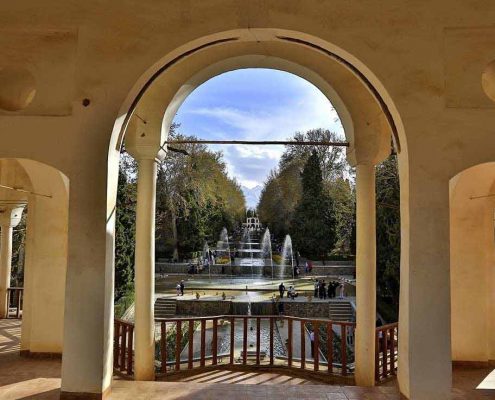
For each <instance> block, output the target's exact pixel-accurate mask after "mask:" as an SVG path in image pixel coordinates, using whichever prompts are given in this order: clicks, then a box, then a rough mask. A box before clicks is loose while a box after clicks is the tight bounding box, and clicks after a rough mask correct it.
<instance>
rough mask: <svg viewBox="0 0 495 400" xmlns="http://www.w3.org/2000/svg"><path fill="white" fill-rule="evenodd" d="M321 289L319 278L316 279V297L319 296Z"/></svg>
mask: <svg viewBox="0 0 495 400" xmlns="http://www.w3.org/2000/svg"><path fill="white" fill-rule="evenodd" d="M319 289H320V283H319V282H318V279H315V294H314V297H318V291H319Z"/></svg>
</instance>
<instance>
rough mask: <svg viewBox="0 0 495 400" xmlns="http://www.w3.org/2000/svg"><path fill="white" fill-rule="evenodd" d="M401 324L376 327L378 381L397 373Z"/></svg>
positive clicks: (376, 371)
mask: <svg viewBox="0 0 495 400" xmlns="http://www.w3.org/2000/svg"><path fill="white" fill-rule="evenodd" d="M398 338H399V324H398V323H397V322H396V323H394V324H388V325H384V326H380V327H378V328H376V344H375V378H376V381H377V382H381V381H384V380H386V379H387V378H390V377H394V376H395V375H397V356H398V353H399V347H398Z"/></svg>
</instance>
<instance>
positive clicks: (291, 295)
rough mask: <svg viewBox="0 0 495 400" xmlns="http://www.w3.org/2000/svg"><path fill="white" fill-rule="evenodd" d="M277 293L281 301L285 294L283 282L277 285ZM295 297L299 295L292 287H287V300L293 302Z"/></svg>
mask: <svg viewBox="0 0 495 400" xmlns="http://www.w3.org/2000/svg"><path fill="white" fill-rule="evenodd" d="M278 292H279V293H280V298H281V299H283V298H284V294H285V285H284V283H283V282H282V283H280V285H278ZM297 296H299V293H297V292H296V289H295V288H294V286H289V290H288V291H287V298H289V299H292V300H294V299H295V298H296V297H297Z"/></svg>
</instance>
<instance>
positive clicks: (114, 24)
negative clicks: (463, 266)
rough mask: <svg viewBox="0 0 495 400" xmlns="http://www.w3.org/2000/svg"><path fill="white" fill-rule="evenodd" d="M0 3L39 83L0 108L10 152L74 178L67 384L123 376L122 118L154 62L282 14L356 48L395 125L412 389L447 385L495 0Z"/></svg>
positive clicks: (424, 392) (332, 44)
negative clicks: (118, 372) (118, 194)
mask: <svg viewBox="0 0 495 400" xmlns="http://www.w3.org/2000/svg"><path fill="white" fill-rule="evenodd" d="M0 11H1V12H0V27H1V28H0V38H1V40H2V43H4V44H5V45H3V46H0V60H1V61H0V64H1V65H0V67H1V66H3V65H4V64H13V65H14V66H15V65H21V66H23V67H24V68H27V69H28V70H29V71H31V72H32V74H33V76H34V78H35V79H36V82H37V85H39V86H38V88H39V90H38V91H37V93H36V96H35V98H34V100H33V102H32V103H31V104H30V105H29V106H28V107H27V108H26V109H24V110H21V111H18V112H1V113H0V157H16V158H29V159H33V160H37V161H40V162H43V163H46V164H48V165H51V166H53V167H55V168H57V169H59V170H60V171H62V172H63V173H64V174H65V175H66V176H67V177H68V178H69V179H70V205H69V234H68V235H69V238H68V270H67V284H66V294H67V295H66V299H65V310H66V312H65V328H64V329H65V336H64V356H63V374H62V380H63V382H62V387H63V390H64V391H70V392H93V393H101V392H102V391H104V390H106V389H107V388H108V387H109V385H110V381H111V350H110V349H111V340H112V328H111V317H112V288H113V275H112V271H113V264H112V257H111V254H112V252H113V226H114V225H113V216H114V213H113V212H114V209H113V206H114V198H115V183H116V179H115V176H116V175H115V173H116V162H115V155H116V152H115V150H114V149H115V148H116V143H117V142H118V132H119V130H120V129H119V126H118V123H117V125H115V122H116V121H123V118H124V116H125V114H126V112H127V110H129V107H130V104H131V103H132V101H133V99H134V98H135V96H136V95H137V93H138V92H139V90H140V88H141V87H142V86H143V85H144V83H145V82H146V80H147V79H148V78H149V76H150V74H151V73H152V71H153V70H155V71H156V69H158V68H159V67H160V66H162V65H163V64H164V61H165V60H167V59H168V60H169V59H171V58H173V57H174V56H177V55H179V54H181V53H183V52H184V51H185V50H187V49H190V47H191V43H194V44H196V45H197V44H201V43H205V42H206V39H205V38H206V37H208V40H210V39H211V37H212V36H215V35H218V36H222V35H221V34H220V33H221V32H226V31H231V30H238V29H242V30H244V31H247V32H248V33H249V32H251V33H252V35H255V32H252V28H274V29H280V30H282V31H284V32H287V31H293V32H299V34H298V36H300V37H301V36H305V37H309V38H311V39H312V40H313V41H314V42H315V43H318V44H320V45H322V46H326V47H328V48H330V49H332V50H334V51H335V52H337V53H338V54H340V55H341V56H342V57H343V58H344V59H345V60H347V61H349V62H352V63H353V65H355V66H357V67H358V68H359V69H360V70H361V71H362V72H363V73H364V74H365V75H366V77H367V79H369V80H370V82H372V83H373V85H374V86H375V87H376V88H377V89H378V90H379V91H380V93H381V95H382V96H383V97H384V99H385V101H386V103H387V105H388V106H389V108H390V110H391V113H392V115H393V117H394V121H395V122H396V124H397V126H398V127H399V135H400V139H401V147H402V152H401V155H400V165H401V172H400V173H401V179H402V180H401V188H402V193H401V199H402V209H401V214H402V220H403V224H402V238H403V243H402V250H403V251H402V265H401V272H402V276H401V283H402V285H401V314H400V324H401V330H400V335H401V336H400V341H401V345H400V346H401V356H400V369H399V381H400V388H401V391H402V392H403V393H404V394H406V395H407V396H408V397H410V398H414V399H419V400H422V399H432V398H435V399H446V398H447V396H448V392H449V390H448V388H449V386H450V379H451V375H450V374H451V373H450V357H451V344H450V327H451V323H450V285H449V282H450V262H449V180H450V179H451V178H452V177H453V176H455V175H456V174H457V173H459V172H460V171H462V170H464V169H466V168H468V167H471V166H473V165H477V164H480V163H484V162H488V161H492V160H493V159H494V156H495V141H494V140H493V133H494V132H493V127H494V126H495V113H494V112H493V108H494V104H493V102H491V101H490V100H488V98H487V97H486V95H485V93H484V92H483V89H482V87H481V73H482V71H483V69H484V67H485V65H486V64H487V63H488V62H489V61H491V60H492V59H493V58H494V54H495V44H494V42H493V38H494V37H495V35H494V34H493V33H494V31H495V28H493V20H494V18H495V4H493V3H492V2H487V1H477V0H472V1H464V0H453V1H452V0H450V1H447V0H434V1H430V2H414V3H409V2H408V3H397V2H393V1H390V2H389V1H381V0H367V1H348V2H335V1H330V0H324V1H319V0H305V1H286V0H268V1H265V0H263V1H262V0H252V1H249V2H246V1H240V0H205V1H201V2H190V1H183V0H168V1H166V2H163V1H147V2H142V1H137V0H130V1H127V2H125V3H122V2H121V1H116V0H110V1H106V2H104V3H102V2H99V1H96V0H88V1H86V2H80V3H77V4H75V3H74V4H72V3H67V2H62V1H60V0H47V1H45V2H44V3H43V6H40V5H39V2H36V1H34V0H27V1H23V2H10V3H9V2H4V3H2V5H1V6H0ZM20 33H22V35H23V36H22V38H23V40H18V38H19V34H20ZM473 49H475V51H473ZM204 54H205V56H204V57H206V58H208V57H209V56H208V53H207V52H206V51H204ZM315 57H316V56H315ZM293 61H294V60H293ZM296 61H297V60H296ZM302 61H303V60H299V62H302ZM177 84H178V85H180V84H182V83H181V82H177ZM84 98H87V99H89V100H90V104H89V105H88V106H83V105H82V100H83V99H84ZM163 111H165V110H163ZM114 126H115V127H116V129H115V132H114V135H113V136H112V131H113V130H114V129H113V128H114ZM109 149H111V152H112V154H111V160H110V161H111V164H112V165H111V168H110V172H108V161H109V156H108V155H109ZM82 298H84V299H86V301H81V299H82ZM431 354H435V355H436V356H435V357H431ZM102 355H103V356H102Z"/></svg>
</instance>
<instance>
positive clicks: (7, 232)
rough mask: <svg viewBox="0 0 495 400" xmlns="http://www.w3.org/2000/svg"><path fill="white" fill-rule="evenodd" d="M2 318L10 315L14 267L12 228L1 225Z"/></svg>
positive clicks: (0, 306)
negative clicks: (10, 291) (11, 276)
mask: <svg viewBox="0 0 495 400" xmlns="http://www.w3.org/2000/svg"><path fill="white" fill-rule="evenodd" d="M0 237H1V239H0V318H6V317H7V313H8V304H7V288H9V287H10V270H11V267H12V226H11V225H10V224H9V223H3V224H2V225H1V232H0Z"/></svg>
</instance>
